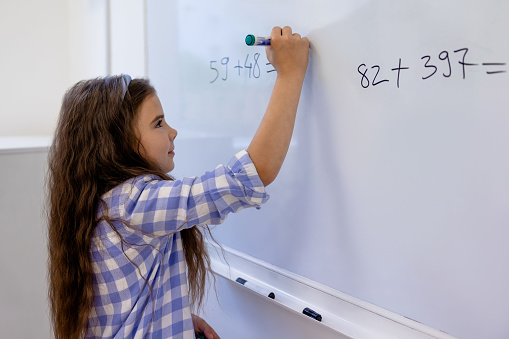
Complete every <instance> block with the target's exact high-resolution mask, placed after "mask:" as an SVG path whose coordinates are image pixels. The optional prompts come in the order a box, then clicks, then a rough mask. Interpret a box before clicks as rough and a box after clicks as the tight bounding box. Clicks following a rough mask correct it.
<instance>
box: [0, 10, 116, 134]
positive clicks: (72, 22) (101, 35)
mask: <svg viewBox="0 0 509 339" xmlns="http://www.w3.org/2000/svg"><path fill="white" fill-rule="evenodd" d="M107 3H108V1H104V0H72V1H67V0H45V1H40V0H24V1H5V0H3V1H1V2H0V46H2V53H1V54H0V74H1V75H2V81H0V136H20V135H52V134H53V132H54V129H55V125H56V121H57V118H58V113H59V110H60V104H61V100H62V96H63V95H64V93H65V91H66V90H67V89H68V88H69V87H70V86H72V84H74V83H76V82H77V81H79V80H81V79H85V78H92V77H97V76H103V75H105V74H107V57H108V54H107V52H108V51H107V42H108V39H107V20H106V13H107Z"/></svg>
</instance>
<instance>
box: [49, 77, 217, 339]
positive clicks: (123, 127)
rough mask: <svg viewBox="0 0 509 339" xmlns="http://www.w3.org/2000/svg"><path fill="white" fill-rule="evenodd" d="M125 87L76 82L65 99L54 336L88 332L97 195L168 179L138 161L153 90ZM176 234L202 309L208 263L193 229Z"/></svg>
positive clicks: (52, 289)
mask: <svg viewBox="0 0 509 339" xmlns="http://www.w3.org/2000/svg"><path fill="white" fill-rule="evenodd" d="M124 88H125V83H124V78H123V77H122V76H114V77H106V78H97V79H92V80H88V81H81V82H79V83H77V84H76V85H74V86H73V87H72V88H70V89H69V90H68V91H67V93H66V94H65V96H64V99H63V102H62V108H61V110H60V117H59V120H58V125H57V129H56V133H55V137H54V140H53V143H52V145H51V148H50V152H49V156H48V163H49V171H48V182H47V185H48V219H49V220H48V221H49V225H48V251H49V260H48V262H49V265H48V266H49V300H50V306H51V320H52V326H53V332H54V334H55V338H57V339H59V338H79V337H83V336H84V334H85V333H86V330H87V326H88V317H89V313H90V311H91V309H92V306H93V298H94V289H93V270H92V259H91V253H90V250H91V239H92V235H93V232H94V228H95V226H96V225H97V223H98V221H99V219H98V218H97V215H96V214H97V209H98V206H99V204H102V203H104V202H103V201H102V199H101V196H102V195H103V194H104V193H106V192H108V191H109V190H111V189H112V188H114V187H115V186H117V185H119V184H121V183H123V182H124V181H126V180H128V179H131V178H133V177H136V176H139V175H144V174H155V175H158V176H159V177H160V178H161V179H164V180H173V179H172V178H171V177H170V176H169V175H168V174H166V173H164V172H162V171H161V170H159V169H158V168H157V167H156V166H154V165H153V164H152V163H151V162H150V161H149V160H148V159H144V158H143V157H142V156H141V154H140V151H139V150H140V142H139V139H138V137H137V135H136V132H135V121H136V118H137V116H136V113H137V111H138V109H139V107H140V105H141V104H142V102H143V100H144V99H145V98H147V97H148V96H150V95H153V94H156V91H155V89H154V88H153V87H152V86H151V85H150V83H149V81H148V80H146V79H133V80H132V81H131V82H130V84H129V87H128V89H127V92H126V93H125V96H124ZM112 227H114V226H113V225H112ZM205 229H206V231H208V232H207V233H208V234H210V230H209V229H208V227H205ZM117 234H118V232H117ZM119 235H120V234H119ZM181 235H182V242H183V248H184V254H185V258H186V263H187V266H188V281H189V288H190V298H191V305H192V306H193V307H194V308H195V309H196V308H200V306H201V304H202V300H203V294H204V286H205V282H206V278H207V271H208V270H210V259H209V256H208V254H207V251H206V247H205V241H204V236H203V234H202V233H201V232H200V230H199V229H198V228H197V227H192V228H190V229H185V230H182V231H181ZM122 241H123V239H122ZM124 243H125V242H124Z"/></svg>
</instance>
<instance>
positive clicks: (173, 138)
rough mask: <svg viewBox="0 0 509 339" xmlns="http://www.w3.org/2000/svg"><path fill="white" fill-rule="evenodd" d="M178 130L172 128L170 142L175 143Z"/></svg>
mask: <svg viewBox="0 0 509 339" xmlns="http://www.w3.org/2000/svg"><path fill="white" fill-rule="evenodd" d="M177 134H178V132H177V130H176V129H173V128H171V127H170V133H168V135H169V137H170V140H171V141H173V140H175V138H176V137H177Z"/></svg>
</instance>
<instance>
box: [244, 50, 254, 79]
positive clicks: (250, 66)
mask: <svg viewBox="0 0 509 339" xmlns="http://www.w3.org/2000/svg"><path fill="white" fill-rule="evenodd" d="M248 59H249V54H248V55H247V56H246V61H245V62H244V68H249V78H251V69H252V68H253V63H249V66H248V65H247V60H248Z"/></svg>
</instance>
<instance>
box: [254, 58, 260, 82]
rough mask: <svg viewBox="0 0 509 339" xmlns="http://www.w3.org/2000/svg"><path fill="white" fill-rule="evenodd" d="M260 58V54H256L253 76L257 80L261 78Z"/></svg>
mask: <svg viewBox="0 0 509 339" xmlns="http://www.w3.org/2000/svg"><path fill="white" fill-rule="evenodd" d="M259 57H260V53H255V54H254V61H255V63H254V68H253V76H254V77H255V78H259V77H260V65H258V58H259ZM257 69H258V76H256V73H255V72H256V70H257Z"/></svg>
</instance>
